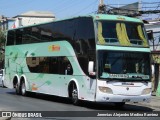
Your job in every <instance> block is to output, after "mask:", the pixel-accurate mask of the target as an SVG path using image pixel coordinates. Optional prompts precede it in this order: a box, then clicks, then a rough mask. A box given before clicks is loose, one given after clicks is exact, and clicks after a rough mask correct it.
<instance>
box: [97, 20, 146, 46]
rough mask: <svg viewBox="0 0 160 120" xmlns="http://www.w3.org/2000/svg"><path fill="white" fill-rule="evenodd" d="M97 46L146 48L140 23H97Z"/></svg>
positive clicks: (144, 36) (142, 27)
mask: <svg viewBox="0 0 160 120" xmlns="http://www.w3.org/2000/svg"><path fill="white" fill-rule="evenodd" d="M97 28H98V44H107V45H121V46H143V47H148V42H147V38H146V35H145V31H144V26H143V24H141V23H134V22H121V21H98V22H97Z"/></svg>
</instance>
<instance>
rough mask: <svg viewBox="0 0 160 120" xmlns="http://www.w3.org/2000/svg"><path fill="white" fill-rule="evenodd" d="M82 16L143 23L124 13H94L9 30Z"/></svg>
mask: <svg viewBox="0 0 160 120" xmlns="http://www.w3.org/2000/svg"><path fill="white" fill-rule="evenodd" d="M80 17H92V18H93V19H94V20H114V21H116V20H117V21H129V22H139V23H143V21H142V20H140V19H137V18H132V17H126V16H122V15H109V14H93V15H86V16H76V17H71V18H66V19H59V20H54V21H50V22H44V23H39V24H34V25H28V26H21V27H18V28H12V29H9V30H14V29H20V28H26V27H32V26H37V25H43V24H47V23H53V22H58V21H65V20H70V19H75V18H80ZM9 30H8V31H9Z"/></svg>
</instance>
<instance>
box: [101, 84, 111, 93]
mask: <svg viewBox="0 0 160 120" xmlns="http://www.w3.org/2000/svg"><path fill="white" fill-rule="evenodd" d="M99 90H100V91H101V92H104V93H108V94H113V92H112V89H111V88H109V87H103V86H99Z"/></svg>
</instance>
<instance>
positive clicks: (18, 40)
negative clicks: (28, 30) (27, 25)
mask: <svg viewBox="0 0 160 120" xmlns="http://www.w3.org/2000/svg"><path fill="white" fill-rule="evenodd" d="M22 35H23V29H18V30H16V45H19V44H22Z"/></svg>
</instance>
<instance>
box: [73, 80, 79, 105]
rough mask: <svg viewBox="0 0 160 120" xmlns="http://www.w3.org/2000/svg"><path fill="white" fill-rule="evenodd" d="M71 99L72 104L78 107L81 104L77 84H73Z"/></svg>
mask: <svg viewBox="0 0 160 120" xmlns="http://www.w3.org/2000/svg"><path fill="white" fill-rule="evenodd" d="M71 98H72V103H73V104H74V105H78V104H79V100H78V89H77V86H76V84H75V83H73V84H72V90H71Z"/></svg>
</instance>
